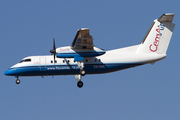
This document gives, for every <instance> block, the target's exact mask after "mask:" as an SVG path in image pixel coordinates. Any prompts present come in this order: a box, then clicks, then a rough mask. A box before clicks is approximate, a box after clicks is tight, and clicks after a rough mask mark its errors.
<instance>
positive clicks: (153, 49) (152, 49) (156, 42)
mask: <svg viewBox="0 0 180 120" xmlns="http://www.w3.org/2000/svg"><path fill="white" fill-rule="evenodd" d="M164 27H165V26H164V25H162V24H160V29H156V37H155V41H154V43H153V44H151V45H150V46H149V49H150V51H152V52H156V51H157V49H158V46H159V39H160V36H162V33H160V30H164Z"/></svg>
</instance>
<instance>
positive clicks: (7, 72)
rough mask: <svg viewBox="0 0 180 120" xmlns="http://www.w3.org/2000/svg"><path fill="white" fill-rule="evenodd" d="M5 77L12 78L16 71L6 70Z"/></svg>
mask: <svg viewBox="0 0 180 120" xmlns="http://www.w3.org/2000/svg"><path fill="white" fill-rule="evenodd" d="M4 75H7V76H12V75H14V71H13V70H6V71H5V72H4Z"/></svg>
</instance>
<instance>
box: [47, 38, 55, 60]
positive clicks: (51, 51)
mask: <svg viewBox="0 0 180 120" xmlns="http://www.w3.org/2000/svg"><path fill="white" fill-rule="evenodd" d="M49 52H50V53H51V55H52V54H53V55H54V63H55V57H56V46H55V38H54V37H53V49H51V50H50V51H49Z"/></svg>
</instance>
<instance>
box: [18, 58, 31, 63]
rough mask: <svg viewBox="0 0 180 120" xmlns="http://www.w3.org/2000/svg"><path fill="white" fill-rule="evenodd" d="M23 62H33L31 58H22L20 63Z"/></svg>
mask: <svg viewBox="0 0 180 120" xmlns="http://www.w3.org/2000/svg"><path fill="white" fill-rule="evenodd" d="M22 62H31V59H24V60H21V61H20V62H19V63H22Z"/></svg>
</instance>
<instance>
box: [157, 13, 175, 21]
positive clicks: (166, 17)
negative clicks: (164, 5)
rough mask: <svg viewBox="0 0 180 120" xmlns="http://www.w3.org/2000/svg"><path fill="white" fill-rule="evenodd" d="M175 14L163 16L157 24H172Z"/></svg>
mask: <svg viewBox="0 0 180 120" xmlns="http://www.w3.org/2000/svg"><path fill="white" fill-rule="evenodd" d="M174 15H175V14H163V15H162V16H161V17H160V18H159V19H158V21H159V22H172V20H173V18H174Z"/></svg>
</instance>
